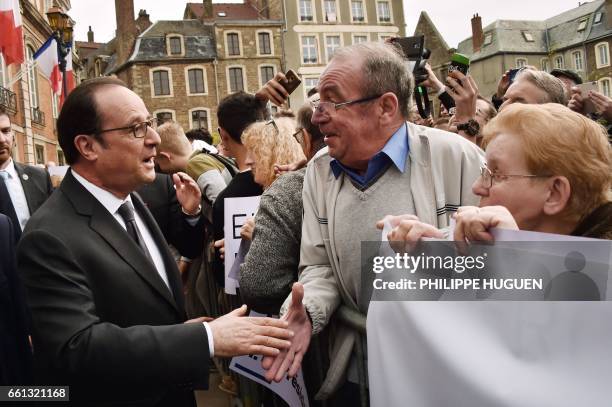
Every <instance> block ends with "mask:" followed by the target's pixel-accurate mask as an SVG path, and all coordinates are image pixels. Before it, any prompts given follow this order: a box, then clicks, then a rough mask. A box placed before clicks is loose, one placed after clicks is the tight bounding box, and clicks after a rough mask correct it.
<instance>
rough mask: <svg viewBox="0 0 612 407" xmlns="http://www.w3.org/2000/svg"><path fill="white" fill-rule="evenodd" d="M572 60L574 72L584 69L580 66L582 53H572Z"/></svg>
mask: <svg viewBox="0 0 612 407" xmlns="http://www.w3.org/2000/svg"><path fill="white" fill-rule="evenodd" d="M572 60H573V61H574V70H576V71H582V70H583V69H584V68H583V64H582V52H580V51H574V52H572Z"/></svg>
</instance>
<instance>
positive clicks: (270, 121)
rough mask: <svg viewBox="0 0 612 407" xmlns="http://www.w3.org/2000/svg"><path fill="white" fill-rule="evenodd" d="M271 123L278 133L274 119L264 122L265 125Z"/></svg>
mask: <svg viewBox="0 0 612 407" xmlns="http://www.w3.org/2000/svg"><path fill="white" fill-rule="evenodd" d="M269 124H271V125H272V126H274V130H276V134H279V133H280V132H279V130H278V126H277V125H276V122H275V121H274V119H270V120H268V121H267V122H266V126H267V125H269Z"/></svg>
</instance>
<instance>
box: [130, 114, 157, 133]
mask: <svg viewBox="0 0 612 407" xmlns="http://www.w3.org/2000/svg"><path fill="white" fill-rule="evenodd" d="M149 127H150V128H152V129H153V130H157V119H156V118H152V119H150V120H147V121H146V122H142V123H138V124H137V125H135V126H134V127H133V130H134V137H136V138H143V137H145V136H146V135H147V131H148V130H149Z"/></svg>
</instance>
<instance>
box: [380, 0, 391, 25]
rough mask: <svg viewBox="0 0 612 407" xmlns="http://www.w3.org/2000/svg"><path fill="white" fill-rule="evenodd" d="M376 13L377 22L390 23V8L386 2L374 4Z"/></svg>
mask: <svg viewBox="0 0 612 407" xmlns="http://www.w3.org/2000/svg"><path fill="white" fill-rule="evenodd" d="M376 7H377V11H378V21H380V22H381V23H388V22H390V21H391V8H390V7H389V2H388V1H379V2H378V3H376Z"/></svg>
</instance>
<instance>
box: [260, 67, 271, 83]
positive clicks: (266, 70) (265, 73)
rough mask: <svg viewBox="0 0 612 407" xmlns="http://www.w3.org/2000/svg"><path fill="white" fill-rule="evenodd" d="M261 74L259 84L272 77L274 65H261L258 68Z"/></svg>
mask: <svg viewBox="0 0 612 407" xmlns="http://www.w3.org/2000/svg"><path fill="white" fill-rule="evenodd" d="M259 73H260V76H261V86H264V85H265V84H266V83H267V82H268V81H271V80H272V79H273V78H274V67H273V66H262V67H260V68H259Z"/></svg>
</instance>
